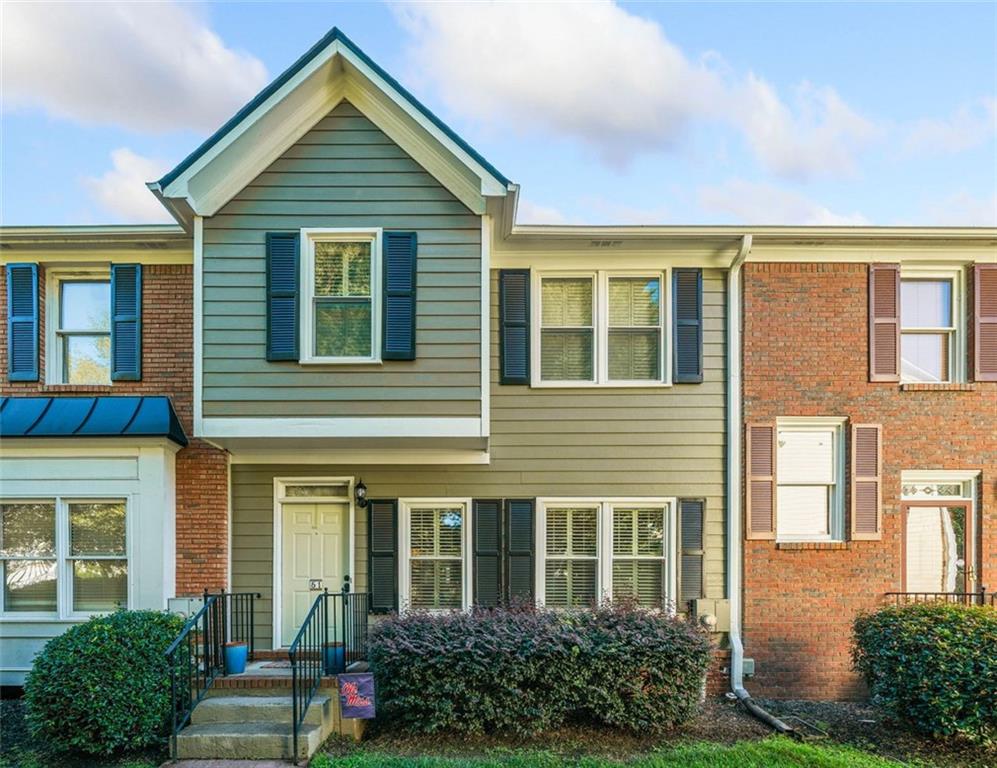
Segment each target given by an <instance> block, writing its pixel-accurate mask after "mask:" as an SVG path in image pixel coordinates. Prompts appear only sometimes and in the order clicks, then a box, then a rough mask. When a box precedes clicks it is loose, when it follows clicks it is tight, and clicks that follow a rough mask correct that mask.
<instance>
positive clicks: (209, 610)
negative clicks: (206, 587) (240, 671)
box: [165, 591, 260, 757]
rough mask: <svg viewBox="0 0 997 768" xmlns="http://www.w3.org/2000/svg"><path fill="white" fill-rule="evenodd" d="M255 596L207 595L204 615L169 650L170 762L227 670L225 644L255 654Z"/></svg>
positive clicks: (193, 620) (197, 616) (186, 627)
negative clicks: (240, 645)
mask: <svg viewBox="0 0 997 768" xmlns="http://www.w3.org/2000/svg"><path fill="white" fill-rule="evenodd" d="M259 596H260V595H259V594H258V593H256V592H225V591H222V592H220V593H218V594H214V595H213V594H210V593H208V592H205V593H204V600H203V603H202V605H201V607H200V609H199V610H198V611H197V612H196V613H194V615H193V616H191V617H190V618H189V619H187V621H186V623H185V624H184V626H183V629H181V630H180V634H179V635H178V636H177V638H176V640H174V641H173V642H172V643H171V644H170V646H169V648H167V649H166V654H165V655H166V663H167V665H168V667H169V670H170V702H171V704H170V722H169V726H170V756H171V757H175V756H176V747H177V734H178V733H179V732H180V731H181V730H182V729H183V728H184V727H185V726H186V725H187V724H188V723H189V722H190V718H191V714H192V713H193V712H194V707H196V706H197V705H198V704H200V703H201V701H202V700H203V699H204V697H205V696H206V695H207V693H208V689H210V688H211V686H212V684H213V683H214V682H215V679H216V678H217V677H218V676H219V675H220V674H222V673H223V671H224V668H225V644H226V643H228V642H239V641H241V642H245V643H246V644H247V646H248V652H249V653H250V654H252V652H253V649H254V642H255V638H254V631H253V619H254V616H255V612H254V605H253V603H254V601H255V600H256V599H257V598H259Z"/></svg>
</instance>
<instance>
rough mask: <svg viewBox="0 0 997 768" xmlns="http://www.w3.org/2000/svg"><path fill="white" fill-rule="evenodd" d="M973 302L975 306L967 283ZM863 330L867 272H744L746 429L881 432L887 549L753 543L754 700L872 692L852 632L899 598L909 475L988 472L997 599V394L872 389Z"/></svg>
mask: <svg viewBox="0 0 997 768" xmlns="http://www.w3.org/2000/svg"><path fill="white" fill-rule="evenodd" d="M969 291H970V295H969V297H968V299H969V301H968V302H967V305H968V306H972V285H971V280H970V286H969ZM867 323H868V267H867V266H866V265H864V264H754V263H752V264H747V265H745V269H744V360H745V366H744V420H745V422H754V421H768V420H773V419H775V418H777V417H779V416H843V417H848V419H849V420H850V421H851V422H853V423H859V422H865V423H878V424H882V425H883V536H882V540H881V541H854V542H853V541H849V542H847V543H846V544H843V545H842V544H837V545H828V546H823V547H814V546H809V547H800V546H798V547H793V548H790V547H786V546H783V547H780V545H778V544H776V543H775V542H772V541H746V542H745V553H744V641H745V654H746V656H748V657H751V658H754V659H755V664H756V676H755V678H754V679H753V680H751V681H749V684H748V687H749V689H750V690H751V692H752V693H753V694H756V695H763V696H772V697H783V698H800V697H807V698H818V699H848V698H856V697H859V696H862V695H863V694H864V690H863V686H862V684H861V682H860V681H859V680H858V678H857V677H856V676H855V674H854V673H853V672H852V670H851V662H850V656H849V653H850V634H851V623H852V620H853V618H854V617H855V615H856V614H857V613H859V612H860V611H864V610H868V609H871V608H874V607H876V606H878V605H881V604H882V601H883V597H882V595H883V593H884V592H890V591H898V590H900V589H901V534H902V531H901V516H900V473H901V471H902V470H917V469H953V470H954V469H959V470H982V482H981V484H980V488H979V489H978V499H979V500H980V501H981V506H982V509H981V510H980V513H979V515H978V520H979V521H980V523H981V526H980V535H979V537H978V541H977V546H978V548H979V549H978V551H979V552H980V553H981V557H980V558H978V559H979V560H980V562H981V565H982V568H981V580H980V583H982V584H984V585H986V586H987V587H988V589H997V384H992V383H990V384H987V383H976V384H973V385H972V386H969V387H962V388H959V391H938V390H930V389H929V390H926V391H925V390H922V391H901V389H900V386H899V385H897V384H872V383H869V380H868V379H869V375H868V371H869V361H868V325H867ZM970 370H972V367H971V366H970ZM845 490H846V496H845V498H846V500H847V499H849V498H850V497H849V496H848V495H847V494H848V493H849V492H850V489H848V488H846V489H845ZM847 506H848V505H847V501H846V509H847ZM847 529H848V523H847V521H846V530H847Z"/></svg>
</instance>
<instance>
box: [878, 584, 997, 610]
mask: <svg viewBox="0 0 997 768" xmlns="http://www.w3.org/2000/svg"><path fill="white" fill-rule="evenodd" d="M885 597H886V599H887V601H889V602H892V603H895V604H896V605H909V604H910V603H953V604H956V605H988V606H990V607H991V608H997V593H994V592H989V593H988V592H987V590H986V588H985V587H981V588H980V590H979V591H978V592H887V593H886V595H885Z"/></svg>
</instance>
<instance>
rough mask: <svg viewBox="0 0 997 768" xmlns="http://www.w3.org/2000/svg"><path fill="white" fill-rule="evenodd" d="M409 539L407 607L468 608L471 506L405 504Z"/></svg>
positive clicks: (404, 510)
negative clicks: (468, 542) (469, 510)
mask: <svg viewBox="0 0 997 768" xmlns="http://www.w3.org/2000/svg"><path fill="white" fill-rule="evenodd" d="M402 510H403V515H404V518H403V524H404V525H405V532H406V533H407V537H408V550H407V551H408V568H407V580H406V581H407V583H406V585H405V586H406V587H407V589H406V590H405V592H407V601H406V602H407V605H408V606H409V607H411V608H415V609H421V610H448V609H460V608H465V607H467V605H466V603H467V597H466V595H467V589H466V586H467V584H466V578H467V574H466V573H465V570H466V564H467V551H468V546H467V534H468V531H467V527H468V505H467V504H466V503H464V502H460V503H447V502H433V503H407V504H406V503H403V505H402Z"/></svg>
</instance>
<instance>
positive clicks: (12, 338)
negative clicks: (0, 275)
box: [7, 264, 38, 381]
mask: <svg viewBox="0 0 997 768" xmlns="http://www.w3.org/2000/svg"><path fill="white" fill-rule="evenodd" d="M7 378H8V379H10V380H11V381H38V265H37V264H8V265H7Z"/></svg>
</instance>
